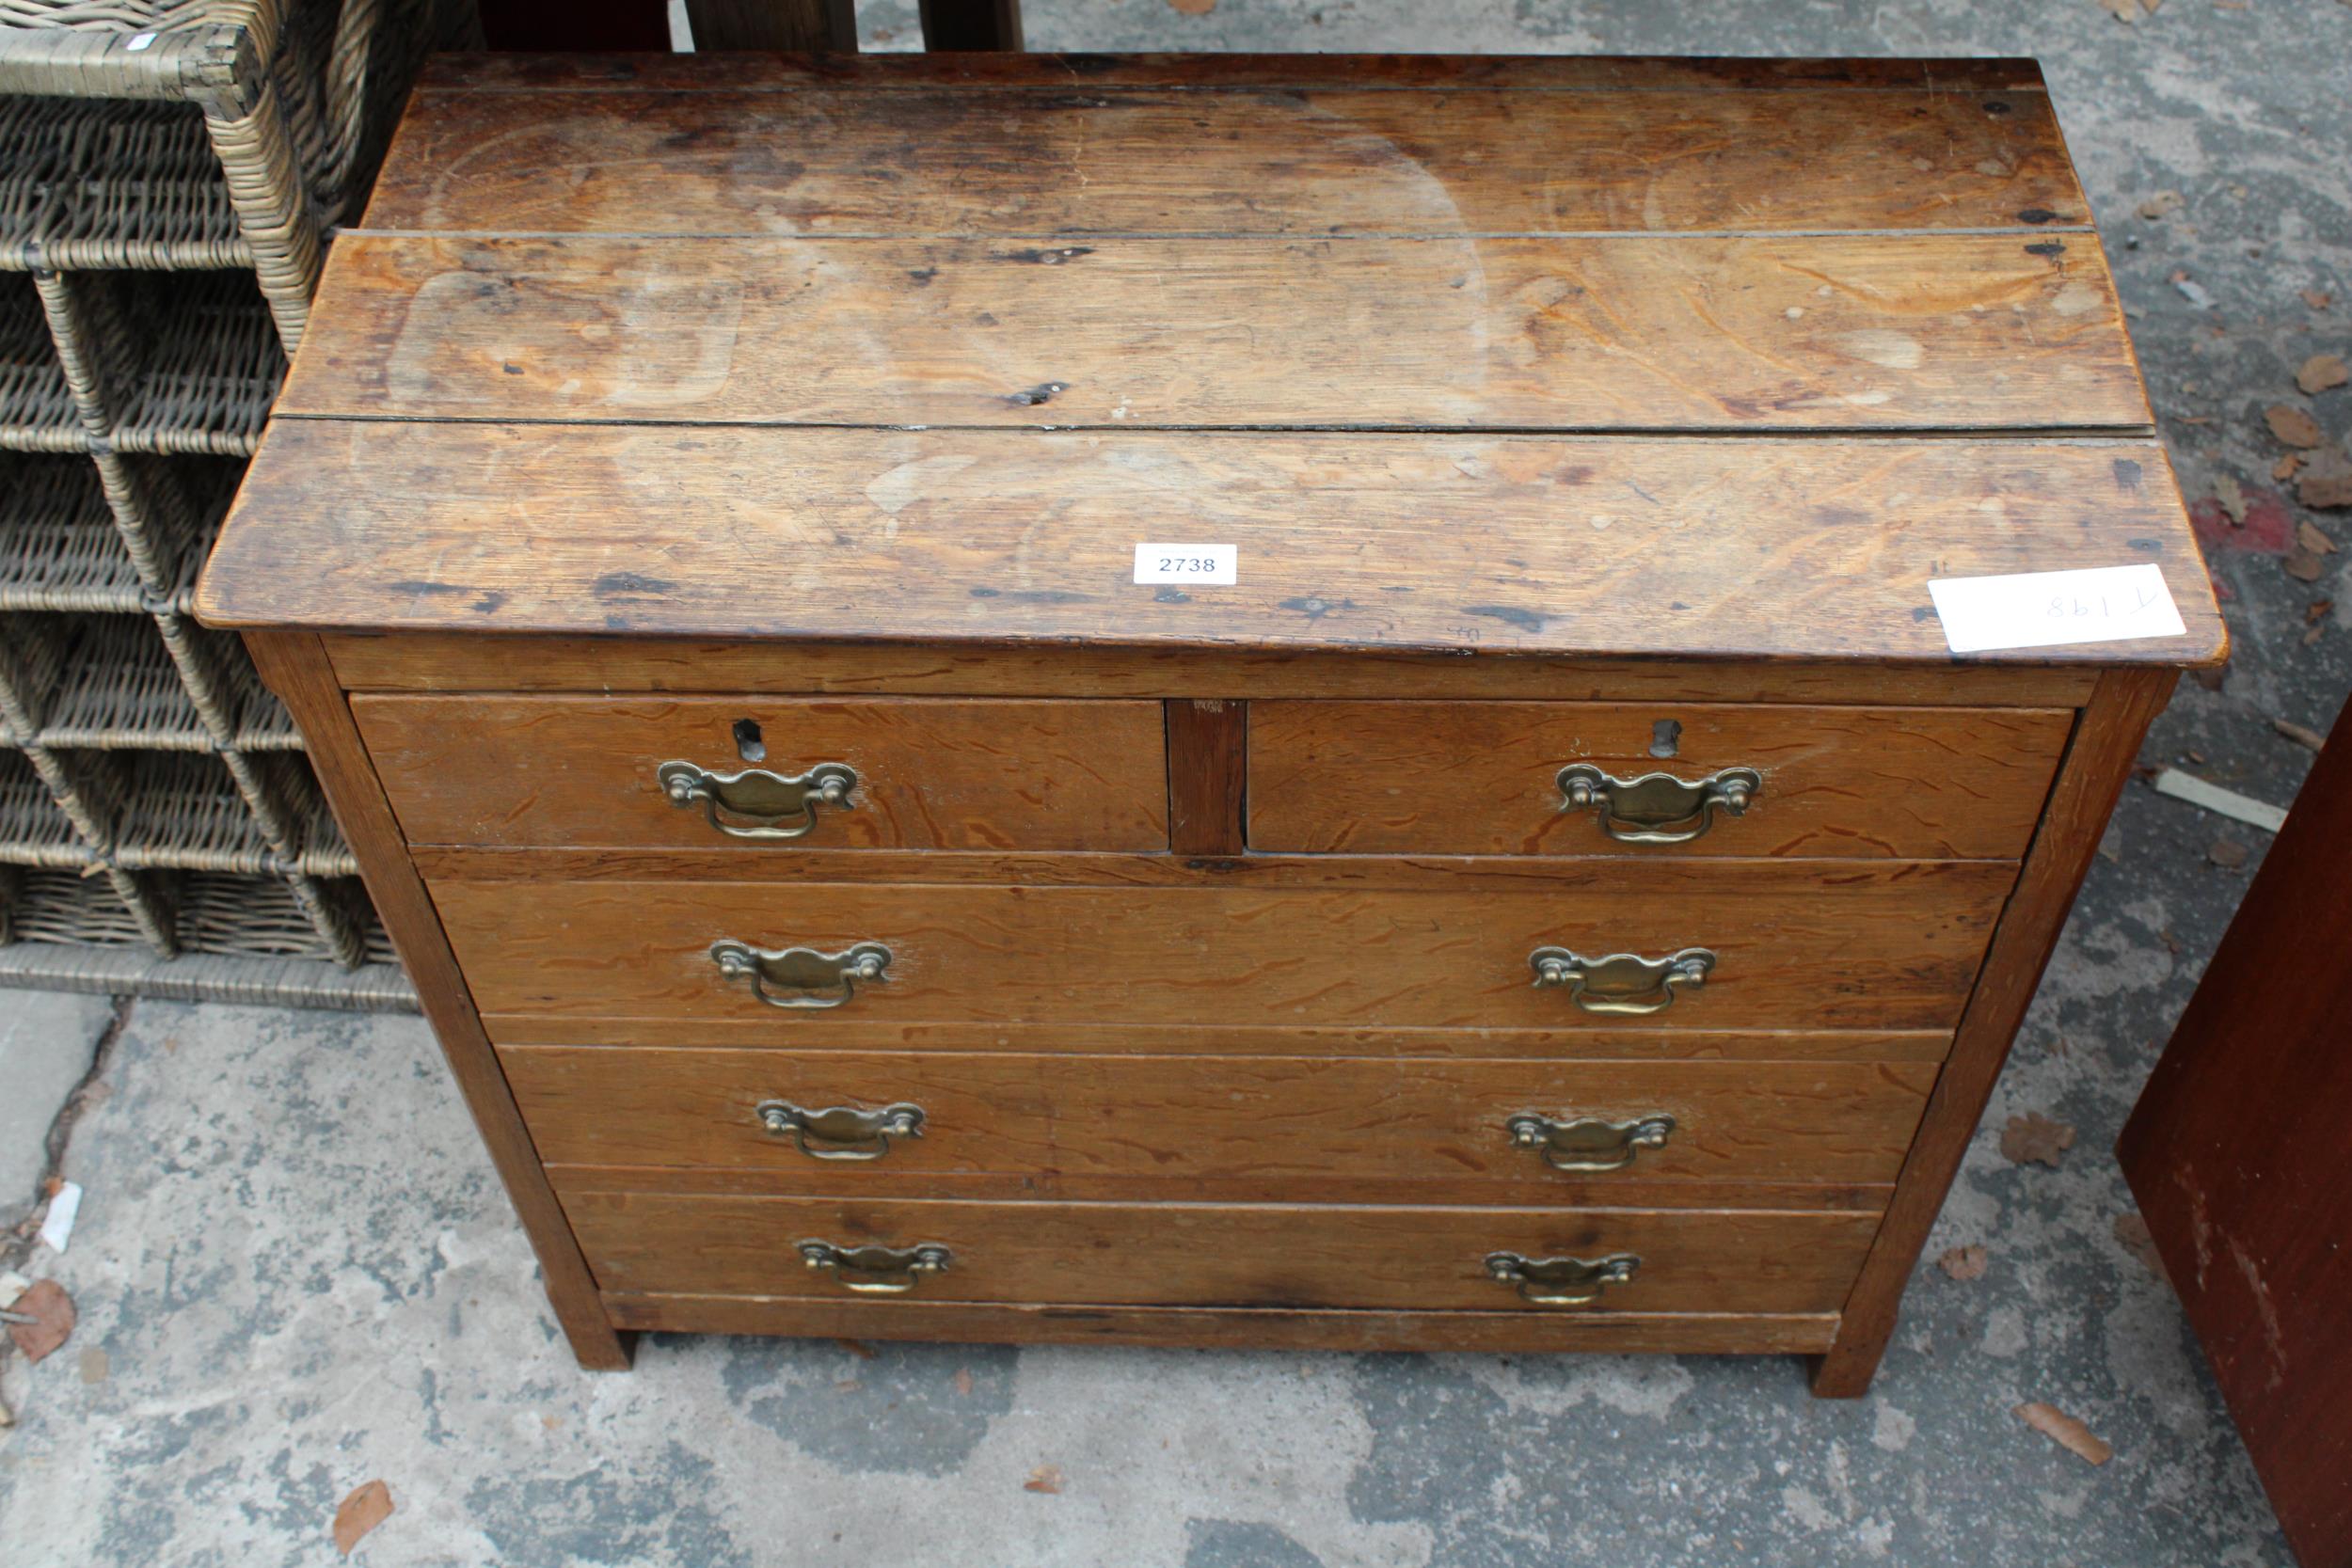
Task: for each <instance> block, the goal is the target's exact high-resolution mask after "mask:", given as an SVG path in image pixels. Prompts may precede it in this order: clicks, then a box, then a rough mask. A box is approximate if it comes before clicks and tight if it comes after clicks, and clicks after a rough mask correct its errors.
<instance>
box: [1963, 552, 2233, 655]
mask: <svg viewBox="0 0 2352 1568" xmlns="http://www.w3.org/2000/svg"><path fill="white" fill-rule="evenodd" d="M1928 593H1929V594H1931V596H1932V597H1933V598H1934V600H1935V613H1936V614H1937V615H1938V616H1939V617H1941V618H1942V620H1943V622H1944V641H1946V642H1947V643H1949V644H1950V645H1951V650H1952V652H1954V653H1956V654H1978V653H1985V652H1988V651H1990V650H1992V649H1994V648H2048V647H2055V646H2057V645H2058V644H2059V643H2062V642H2122V641H2130V640H2132V639H2134V638H2140V637H2179V636H2181V635H2183V634H2184V633H2185V632H2186V631H2187V629H2188V628H2187V627H2186V626H2183V625H2181V611H2180V609H2179V607H2178V606H2176V605H2174V604H2173V602H2172V590H2170V589H2169V588H2167V587H2166V586H2165V585H2164V574H2163V573H2162V572H2161V571H2159V570H2157V569H2156V568H2155V567H2153V566H2149V565H2139V566H2090V567H2085V568H2083V569H2082V570H2080V571H2073V572H2020V573H2018V574H2017V575H2015V576H2013V577H2005V578H1931V579H1930V580H1929V582H1928Z"/></svg>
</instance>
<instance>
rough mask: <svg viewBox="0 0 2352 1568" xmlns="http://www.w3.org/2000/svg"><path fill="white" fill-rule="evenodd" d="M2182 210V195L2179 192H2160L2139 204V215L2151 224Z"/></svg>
mask: <svg viewBox="0 0 2352 1568" xmlns="http://www.w3.org/2000/svg"><path fill="white" fill-rule="evenodd" d="M2180 210H2181V193H2180V192H2178V191H2158V192H2157V193H2156V194H2155V195H2153V196H2152V197H2150V198H2148V199H2147V200H2145V201H2143V202H2141V203H2140V204H2139V215H2140V216H2141V217H2144V218H2146V219H2147V220H2148V221H2149V222H2151V223H2153V222H2155V221H2156V220H2157V219H2159V218H2163V217H2169V216H2170V215H2171V214H2174V213H2177V212H2179V211H2180Z"/></svg>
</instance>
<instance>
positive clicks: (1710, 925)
mask: <svg viewBox="0 0 2352 1568" xmlns="http://www.w3.org/2000/svg"><path fill="white" fill-rule="evenodd" d="M2009 887H2010V868H2009V867H2007V866H2004V865H1996V864H1988V863H1975V862H1946V863H1924V864H1923V863H1901V864H1892V865H1879V864H1863V863H1841V864H1838V865H1837V866H1836V869H1834V870H1822V869H1820V863H1808V864H1806V865H1802V866H1801V865H1797V864H1786V863H1773V862H1706V861H1679V862H1661V863H1648V864H1642V863H1637V864H1632V865H1626V864H1623V863H1595V864H1594V866H1593V867H1592V871H1591V875H1589V876H1578V877H1565V878H1555V879H1549V880H1548V881H1545V882H1543V883H1541V884H1540V885H1534V886H1527V887H1513V888H1511V889H1510V890H1509V891H1500V892H1490V891H1483V890H1463V891H1421V890H1416V891H1393V890H1387V889H1379V890H1355V889H1343V890H1333V889H1328V888H1295V887H1285V888H1272V889H1259V888H1235V887H1230V886H1218V887H1208V888H1198V887H1195V888H1177V887H1160V888H1130V887H986V886H979V887H976V886H965V885H938V886H902V885H893V884H882V883H803V882H677V881H596V882H580V883H571V884H552V883H540V882H532V881H526V880H501V881H486V882H467V881H463V880H441V881H437V882H436V883H435V884H434V885H433V895H434V898H435V900H436V902H437V905H438V906H439V909H440V913H441V917H442V921H443V924H444V926H445V927H446V928H447V929H448V932H449V936H450V940H451V942H452V943H453V946H454V947H455V949H456V952H457V956H458V958H459V960H460V961H461V962H462V963H463V964H464V966H465V969H466V975H467V979H468V982H469V985H470V986H471V988H472V991H473V995H474V999H475V1001H476V1002H477V1003H478V1005H479V1006H481V1008H482V1009H483V1011H485V1013H498V1014H532V1015H537V1016H540V1017H543V1018H552V1019H561V1018H606V1017H638V1018H648V1019H676V1020H697V1019H729V1020H740V1019H744V1018H752V1017H756V1018H761V1019H765V1020H767V1021H769V1022H770V1023H771V1025H772V1027H774V1028H775V1029H776V1030H777V1031H778V1034H779V1036H780V1037H787V1038H802V1039H805V1038H808V1037H811V1036H812V1035H820V1034H821V1032H822V1030H823V1028H824V1025H825V1022H826V1021H827V1020H829V1019H832V1018H835V1017H855V1018H874V1019H885V1020H891V1021H896V1022H925V1021H946V1022H954V1021H967V1022H1046V1023H1051V1022H1104V1023H1111V1022H1137V1023H1155V1022H1176V1023H1189V1024H1205V1025H1230V1024H1289V1025H1307V1024H1316V1023H1356V1024H1365V1025H1374V1026H1379V1025H1397V1026H1410V1025H1431V1026H1443V1027H1464V1028H1469V1027H1479V1026H1494V1027H1506V1026H1517V1027H1529V1026H1535V1027H1545V1026H1549V1027H1554V1028H1579V1027H1588V1026H1594V1025H1610V1024H1615V1025H1620V1026H1622V1025H1623V1024H1625V1023H1626V1022H1628V1020H1629V1018H1638V1019H1639V1020H1640V1021H1641V1022H1645V1024H1655V1025H1660V1026H1664V1027H1670V1028H1693V1029H1697V1028H1717V1029H1745V1028H1785V1029H1808V1028H1896V1029H1948V1028H1951V1027H1952V1026H1953V1025H1954V1024H1955V1023H1956V1022H1958V1019H1959V1016H1960V1011H1961V1006H1962V1004H1963V1001H1964V1000H1965V999H1966V997H1967V994H1968V990H1969V987H1970V985H1971V984H1972V982H1973V980H1974V978H1975V975H1976V971H1977V965H1978V962H1979V958H1980V957H1981V955H1982V953H1983V950H1984V945H1985V942H1986V938H1987V935H1988V932H1989V930H1990V928H1991V926H1992V922H1993V920H1994V915H1995V914H1996V913H1997V911H1998V910H1999V908H2000V905H2001V901H2002V899H2003V897H2004V896H2005V895H2007V893H2008V891H2009ZM1546 952H1565V953H1567V954H1569V955H1571V956H1578V957H1581V958H1582V959H1584V960H1585V964H1586V968H1587V970H1588V971H1589V972H1590V974H1589V977H1588V978H1587V979H1585V980H1583V981H1581V982H1580V981H1575V980H1572V979H1569V978H1566V977H1565V976H1561V977H1560V978H1561V983H1558V984H1551V985H1544V986H1538V985H1537V984H1535V983H1534V982H1535V980H1536V979H1537V978H1538V977H1539V972H1538V970H1537V968H1536V963H1537V960H1538V958H1540V957H1541V956H1542V955H1543V954H1544V953H1546ZM1621 954H1623V955H1633V956H1634V957H1635V958H1639V959H1641V960H1643V963H1641V964H1624V965H1613V966H1612V965H1604V964H1601V963H1599V962H1598V960H1599V959H1601V958H1607V957H1609V956H1613V955H1621ZM1694 954H1703V955H1706V958H1704V959H1702V958H1697V957H1693V956H1692V955H1694ZM761 955H765V956H767V957H766V958H765V959H763V958H761V957H760V956H761ZM777 955H785V957H782V958H778V957H776V956H777ZM1669 960H1672V963H1673V965H1674V966H1675V969H1676V973H1678V974H1689V973H1691V972H1692V970H1693V969H1695V968H1697V967H1700V966H1701V965H1702V963H1704V965H1705V967H1706V977H1705V979H1704V980H1703V981H1702V982H1701V983H1700V984H1699V985H1698V986H1696V987H1692V986H1690V985H1688V984H1677V983H1675V982H1673V981H1670V980H1666V979H1661V978H1659V977H1658V970H1659V967H1660V966H1664V965H1666V964H1667V963H1668V961H1669ZM861 965H862V966H864V967H865V968H866V970H867V971H868V972H869V974H870V973H871V972H874V971H879V977H876V978H867V979H857V978H854V977H853V976H852V977H851V978H849V979H846V980H845V979H841V978H838V977H836V976H838V975H839V974H841V973H842V972H843V971H845V970H849V969H852V968H855V967H857V966H861ZM1645 966H1647V967H1645ZM1552 973H1553V974H1555V975H1558V973H1559V972H1558V971H1557V970H1554V971H1553V972H1552ZM772 1003H790V1004H792V1005H791V1006H775V1005H771V1004H772ZM1629 1008H1631V1009H1639V1010H1638V1011H1631V1012H1629V1011H1628V1010H1627V1009H1629ZM1596 1009H1608V1010H1596Z"/></svg>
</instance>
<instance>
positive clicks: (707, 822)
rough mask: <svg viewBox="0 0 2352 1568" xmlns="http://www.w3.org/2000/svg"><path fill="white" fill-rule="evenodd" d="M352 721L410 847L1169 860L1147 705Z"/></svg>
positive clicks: (534, 710) (625, 710) (776, 707)
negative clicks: (1049, 854) (1024, 853)
mask: <svg viewBox="0 0 2352 1568" xmlns="http://www.w3.org/2000/svg"><path fill="white" fill-rule="evenodd" d="M777 657H779V658H780V659H787V658H788V657H790V656H789V655H788V654H786V653H780V654H779V655H778V656H777ZM351 710H352V715H353V717H354V718H355V719H357V720H358V724H359V732H360V734H361V735H362V736H364V737H365V738H366V740H367V744H368V751H369V753H370V755H371V756H372V757H373V760H374V763H375V768H376V771H377V774H378V775H379V776H380V777H381V778H382V779H383V781H384V792H385V794H386V795H387V796H388V797H389V798H390V800H391V803H392V809H393V811H394V812H395V813H397V814H398V815H399V817H400V823H401V828H402V830H403V831H404V832H405V833H406V834H407V836H408V840H409V842H410V843H412V844H420V845H462V846H477V847H516V846H545V847H560V846H597V847H601V846H612V847H694V848H707V847H720V846H727V845H735V846H739V847H745V848H751V849H768V850H777V849H789V848H791V847H794V846H800V845H805V846H807V847H812V848H835V849H838V848H855V849H1116V850H1156V849H1165V848H1167V847H1168V764H1167V733H1166V727H1165V724H1164V721H1163V719H1162V716H1161V706H1160V705H1159V704H1158V703H1152V702H1114V701H1100V702H1095V701H1086V702H1045V701H1019V700H1015V701H978V700H964V699H960V698H919V697H917V698H898V699H889V700H881V699H878V700H874V701H862V702H832V701H813V700H795V699H791V698H777V697H756V696H742V697H688V698H662V699H643V698H639V699H618V698H611V697H561V696H559V697H537V696H534V697H502V696H459V697H425V696H389V695H378V696H370V695H360V696H355V697H354V698H353V699H352V702H351Z"/></svg>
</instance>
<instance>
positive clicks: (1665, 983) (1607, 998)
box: [1527, 947, 1715, 1013]
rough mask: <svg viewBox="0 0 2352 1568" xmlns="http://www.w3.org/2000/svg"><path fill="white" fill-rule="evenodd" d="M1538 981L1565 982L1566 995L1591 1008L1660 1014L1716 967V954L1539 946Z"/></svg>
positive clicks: (1533, 957) (1534, 959) (1534, 962)
mask: <svg viewBox="0 0 2352 1568" xmlns="http://www.w3.org/2000/svg"><path fill="white" fill-rule="evenodd" d="M1527 964H1528V967H1529V968H1530V969H1533V970H1534V972H1535V984H1536V985H1538V986H1565V987H1566V988H1567V992H1568V1000H1569V1001H1571V1002H1573V1003H1575V1004H1576V1005H1577V1006H1580V1007H1581V1008H1583V1009H1584V1010H1585V1011H1586V1012H1588V1013H1661V1012H1664V1011H1665V1010H1666V1009H1667V1008H1668V1007H1671V1006H1674V1000H1675V996H1676V994H1677V992H1679V991H1683V990H1697V989H1698V988H1699V987H1700V986H1702V985H1704V984H1706V982H1707V977H1708V974H1712V973H1713V972H1714V969H1715V955H1714V954H1713V953H1712V952H1710V951H1708V949H1707V948H1704V947H1686V948H1684V949H1682V951H1680V952H1679V953H1670V954H1668V955H1667V956H1666V957H1664V958H1643V957H1642V956H1641V955H1639V954H1638V953H1610V954H1606V955H1604V956H1601V957H1598V958H1585V957H1584V956H1583V955H1581V954H1579V953H1573V952H1570V951H1569V950H1568V949H1567V948H1565V947H1538V948H1537V949H1535V951H1534V952H1533V953H1530V954H1529V955H1528V956H1527Z"/></svg>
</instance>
